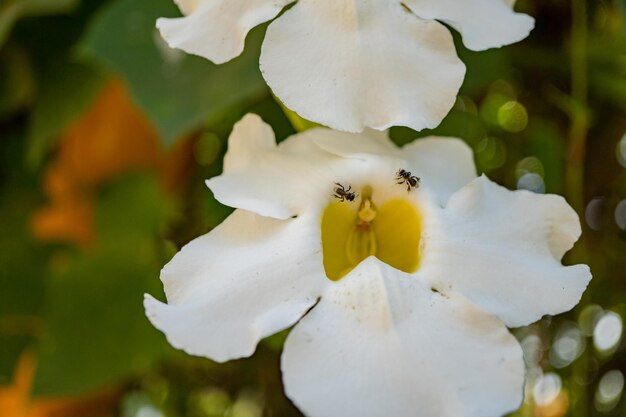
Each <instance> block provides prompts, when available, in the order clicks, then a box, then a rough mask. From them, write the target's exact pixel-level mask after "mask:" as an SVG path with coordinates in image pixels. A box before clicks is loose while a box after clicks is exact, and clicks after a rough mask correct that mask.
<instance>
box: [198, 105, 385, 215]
mask: <svg viewBox="0 0 626 417" xmlns="http://www.w3.org/2000/svg"><path fill="white" fill-rule="evenodd" d="M318 140H326V141H327V142H332V143H339V142H345V143H351V142H354V143H358V144H362V143H365V144H367V143H370V142H372V141H374V142H375V141H377V140H379V139H372V138H371V137H370V136H369V135H363V134H359V135H357V134H351V133H344V132H337V131H333V130H330V129H321V128H318V129H311V130H307V131H306V132H303V133H300V134H298V135H294V136H291V137H290V138H288V139H287V140H285V141H283V142H281V143H280V145H278V146H276V144H275V139H274V134H273V133H272V130H271V127H269V126H268V125H266V124H265V123H263V121H262V120H261V119H260V118H259V117H258V116H256V115H247V116H246V117H244V118H243V119H242V120H241V121H240V122H239V123H237V124H236V125H235V128H234V129H233V133H232V134H231V136H230V138H229V140H228V152H227V154H226V157H225V160H224V173H223V174H222V175H220V176H218V177H214V178H211V179H210V180H208V181H207V185H208V186H209V188H210V189H211V190H212V191H213V193H214V194H215V197H216V198H217V199H218V200H219V201H220V202H222V203H223V204H226V205H228V206H231V207H237V208H243V209H245V210H249V211H253V212H255V213H257V214H260V215H262V216H268V217H273V218H277V219H287V218H290V217H292V216H297V215H300V214H302V213H305V212H309V213H310V212H312V211H318V212H320V213H321V211H322V210H323V208H324V207H325V206H326V205H327V204H328V203H329V201H330V198H331V194H332V192H333V189H334V187H335V186H334V183H335V182H344V183H345V184H346V186H348V185H349V184H350V182H352V183H354V182H355V181H356V180H357V179H358V178H371V177H373V176H374V177H375V174H376V173H378V172H380V173H381V174H380V175H379V177H380V178H382V179H387V178H388V179H389V183H393V182H392V180H393V174H394V172H395V171H394V165H393V164H392V163H391V161H383V160H382V159H381V158H378V159H377V160H376V161H373V160H368V161H364V160H358V159H345V158H342V157H339V156H337V155H334V154H332V153H330V152H327V151H325V150H324V149H322V148H321V147H320V146H318V145H317V143H316V142H317V141H318ZM355 185H356V184H355ZM372 185H373V184H372Z"/></svg>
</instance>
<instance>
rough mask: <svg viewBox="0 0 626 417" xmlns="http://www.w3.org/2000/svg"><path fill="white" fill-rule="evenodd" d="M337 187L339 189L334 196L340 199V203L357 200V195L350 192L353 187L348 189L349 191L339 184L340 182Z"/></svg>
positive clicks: (336, 189)
mask: <svg viewBox="0 0 626 417" xmlns="http://www.w3.org/2000/svg"><path fill="white" fill-rule="evenodd" d="M335 185H336V186H337V187H336V188H335V194H333V197H335V198H337V199H339V200H340V201H345V200H348V201H354V199H355V198H356V194H354V193H353V192H351V191H350V190H351V189H352V186H351V185H350V186H349V187H348V189H347V190H346V188H345V187H344V186H343V185H341V184H339V183H338V182H336V183H335Z"/></svg>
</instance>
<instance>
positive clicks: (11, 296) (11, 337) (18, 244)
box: [0, 131, 49, 385]
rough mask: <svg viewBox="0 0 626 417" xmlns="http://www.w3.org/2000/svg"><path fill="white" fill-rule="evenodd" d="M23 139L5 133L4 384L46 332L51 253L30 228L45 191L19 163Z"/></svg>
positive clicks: (0, 181) (0, 260) (0, 324)
mask: <svg viewBox="0 0 626 417" xmlns="http://www.w3.org/2000/svg"><path fill="white" fill-rule="evenodd" d="M23 143H24V140H23V135H22V134H14V132H11V131H8V132H7V131H5V136H4V137H3V143H2V146H3V147H2V152H0V385H2V384H6V383H8V382H9V381H10V380H11V377H12V375H13V371H14V368H15V365H16V362H17V359H18V357H19V356H20V354H21V352H22V350H23V349H24V348H26V347H27V346H29V345H33V344H34V343H35V342H36V340H37V338H38V336H39V335H40V334H41V330H42V319H41V310H42V305H43V300H44V279H43V277H44V276H45V265H46V260H47V257H48V255H49V251H48V250H47V249H46V248H44V247H42V246H41V245H39V244H38V243H37V242H35V241H34V240H33V238H32V237H31V235H30V231H29V228H28V225H29V220H30V214H31V213H32V211H33V209H34V208H35V207H37V205H38V204H39V195H38V193H37V191H36V188H35V187H34V184H33V183H32V179H31V178H29V177H27V176H25V175H24V172H23V171H22V169H21V167H20V166H19V164H17V163H16V161H21V158H20V157H21V154H22V152H23Z"/></svg>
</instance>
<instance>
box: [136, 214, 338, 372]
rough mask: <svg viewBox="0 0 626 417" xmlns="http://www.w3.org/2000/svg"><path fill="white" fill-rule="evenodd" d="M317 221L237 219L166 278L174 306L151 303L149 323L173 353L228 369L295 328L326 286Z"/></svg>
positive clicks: (199, 243)
mask: <svg viewBox="0 0 626 417" xmlns="http://www.w3.org/2000/svg"><path fill="white" fill-rule="evenodd" d="M319 233H320V232H319V225H318V222H317V219H311V218H309V219H307V218H304V217H300V218H298V219H294V220H287V221H278V220H274V219H269V218H265V217H261V216H258V215H256V214H253V213H250V212H246V211H243V210H237V211H235V212H234V213H233V214H232V215H231V216H230V217H228V218H227V219H226V220H225V221H224V222H223V223H222V224H221V225H220V226H218V227H217V228H216V229H215V230H213V231H212V232H211V233H209V234H207V235H204V236H202V237H199V238H198V239H196V240H194V241H192V242H191V243H189V244H188V245H187V246H185V247H184V248H183V249H182V250H181V251H180V252H179V253H178V254H177V255H176V256H175V257H174V258H173V259H172V260H171V261H170V263H168V264H167V265H166V266H165V267H164V268H163V270H162V272H161V280H162V281H163V284H164V287H165V293H166V295H167V299H168V302H169V304H164V303H161V302H160V301H157V300H155V299H154V298H152V297H151V296H148V295H147V296H146V299H145V303H144V305H145V308H146V314H147V316H148V317H149V319H150V321H151V322H152V323H153V324H154V326H155V327H157V328H158V329H159V330H161V331H162V332H164V333H165V335H166V336H167V339H168V340H169V342H170V343H171V344H172V345H173V346H174V347H176V348H179V349H183V350H185V351H186V352H187V353H189V354H192V355H199V356H206V357H208V358H211V359H213V360H216V361H219V362H223V361H227V360H230V359H235V358H239V357H244V356H249V355H251V354H252V353H253V352H254V349H255V347H256V344H257V343H258V341H259V340H260V339H261V338H263V337H266V336H269V335H271V334H274V333H276V332H278V331H280V330H282V329H285V328H287V327H289V326H291V325H292V324H293V323H295V322H296V321H297V320H298V319H299V318H300V317H301V316H302V315H303V314H304V313H305V312H306V311H307V310H308V309H309V308H310V307H311V306H312V305H314V304H315V302H316V301H317V298H318V297H319V295H320V294H321V293H322V291H323V288H324V287H325V285H327V283H328V282H329V281H328V280H327V279H326V276H325V274H324V270H323V267H322V259H321V249H320V243H319V242H320V236H319Z"/></svg>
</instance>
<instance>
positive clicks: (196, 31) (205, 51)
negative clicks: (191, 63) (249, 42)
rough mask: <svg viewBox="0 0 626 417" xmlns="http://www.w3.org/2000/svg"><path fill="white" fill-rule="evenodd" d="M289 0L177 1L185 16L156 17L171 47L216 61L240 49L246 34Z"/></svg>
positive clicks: (272, 15)
mask: <svg viewBox="0 0 626 417" xmlns="http://www.w3.org/2000/svg"><path fill="white" fill-rule="evenodd" d="M292 1H293V0H178V1H177V4H178V6H179V7H180V9H181V11H182V12H183V13H185V14H186V15H187V16H186V17H181V18H175V19H165V18H161V19H159V20H157V28H158V29H159V30H160V31H161V35H162V36H163V38H164V39H165V40H166V41H167V43H168V44H169V45H170V47H172V48H179V49H182V50H183V51H185V52H188V53H190V54H195V55H200V56H203V57H205V58H207V59H209V60H211V61H213V62H214V63H216V64H223V63H224V62H227V61H230V60H231V59H233V58H235V57H236V56H238V55H240V54H241V53H242V52H243V48H244V44H245V40H246V35H247V34H248V32H249V31H250V30H251V29H252V28H254V27H255V26H257V25H259V24H261V23H264V22H267V21H269V20H272V19H273V18H274V17H276V16H277V15H278V13H280V11H281V10H282V9H283V7H284V6H286V5H287V4H289V3H291V2H292Z"/></svg>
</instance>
